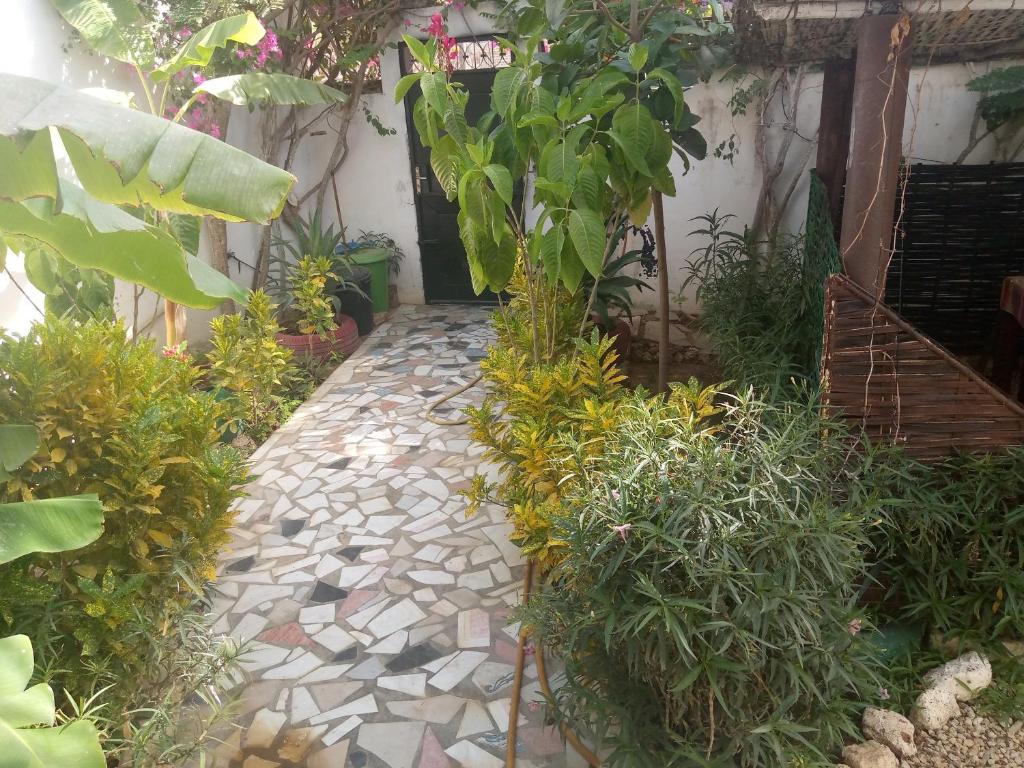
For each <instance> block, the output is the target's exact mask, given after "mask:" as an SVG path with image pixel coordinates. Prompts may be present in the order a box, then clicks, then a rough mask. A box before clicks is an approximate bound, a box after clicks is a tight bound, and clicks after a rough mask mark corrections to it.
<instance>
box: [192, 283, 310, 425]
mask: <svg viewBox="0 0 1024 768" xmlns="http://www.w3.org/2000/svg"><path fill="white" fill-rule="evenodd" d="M275 309H276V307H275V306H274V304H273V303H271V301H270V299H269V297H268V296H267V295H266V294H265V293H264V292H263V291H254V292H253V293H252V294H250V296H249V303H248V305H247V307H246V309H245V312H244V313H241V314H234V315H221V316H219V317H215V318H214V319H213V320H212V321H211V322H210V327H211V329H212V330H213V337H212V339H211V342H212V344H213V348H212V349H211V350H210V353H209V355H208V359H209V362H210V380H211V382H212V383H213V384H214V385H215V386H217V387H220V388H222V389H224V390H226V391H228V392H230V393H231V394H232V404H233V406H234V414H233V415H234V419H235V422H234V423H233V424H232V425H231V428H232V430H233V431H238V430H244V431H245V433H246V434H248V435H250V436H251V437H252V438H253V439H254V440H255V441H256V442H257V443H261V442H263V441H264V440H266V438H267V437H268V436H269V435H270V433H271V432H273V431H274V430H275V429H276V428H277V427H278V425H280V424H281V422H282V421H283V420H284V418H285V400H286V399H285V394H284V393H285V390H286V388H287V387H288V385H289V382H290V380H291V379H292V378H293V377H294V376H295V369H294V368H293V366H292V352H291V350H289V349H285V348H284V347H282V346H281V345H280V344H278V343H277V338H276V337H277V334H278V333H280V332H281V327H280V326H279V325H278V324H277V320H275V319H274V311H275Z"/></svg>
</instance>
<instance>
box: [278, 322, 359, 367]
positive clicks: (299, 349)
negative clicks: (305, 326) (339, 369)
mask: <svg viewBox="0 0 1024 768" xmlns="http://www.w3.org/2000/svg"><path fill="white" fill-rule="evenodd" d="M277 343H278V344H280V345H281V346H282V347H285V348H286V349H290V350H292V351H293V352H294V353H295V354H296V355H310V356H311V357H315V358H316V359H318V360H326V359H327V358H328V357H330V356H331V355H333V354H336V353H340V354H343V355H350V354H352V352H354V351H355V349H356V347H358V346H359V328H358V326H357V325H356V321H355V320H353V319H352V318H351V317H349V316H348V315H338V327H337V328H335V329H334V330H333V331H331V332H330V333H329V334H327V336H325V337H321V336H318V335H317V334H315V333H310V334H306V333H299V334H294V333H279V334H277Z"/></svg>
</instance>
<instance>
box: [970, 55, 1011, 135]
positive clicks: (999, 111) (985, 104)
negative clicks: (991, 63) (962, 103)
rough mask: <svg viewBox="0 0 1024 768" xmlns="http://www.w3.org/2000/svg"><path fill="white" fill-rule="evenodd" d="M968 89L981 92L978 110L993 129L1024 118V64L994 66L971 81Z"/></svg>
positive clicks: (987, 125)
mask: <svg viewBox="0 0 1024 768" xmlns="http://www.w3.org/2000/svg"><path fill="white" fill-rule="evenodd" d="M967 90H969V91H975V92H977V93H979V94H981V96H980V97H979V102H978V109H979V110H980V113H981V116H982V117H983V118H984V120H985V125H986V127H987V128H988V129H989V130H990V131H994V130H997V129H998V128H1001V127H1002V126H1004V125H1016V126H1019V125H1020V122H1021V118H1024V65H1020V64H1018V65H1016V66H1012V67H1004V68H1003V69H994V70H992V71H991V72H989V73H988V74H985V75H981V76H979V77H976V78H974V79H973V80H971V81H970V82H969V83H967Z"/></svg>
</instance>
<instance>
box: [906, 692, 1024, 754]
mask: <svg viewBox="0 0 1024 768" xmlns="http://www.w3.org/2000/svg"><path fill="white" fill-rule="evenodd" d="M960 715H961V716H960V717H955V718H953V719H952V720H950V721H949V722H948V723H947V724H946V725H945V726H944V727H942V728H940V729H938V730H936V731H933V732H930V733H929V732H923V731H918V732H917V734H916V739H915V740H916V742H917V754H916V755H914V756H913V757H909V758H905V759H904V760H903V761H901V762H900V768H1021V766H1024V733H1022V732H1021V723H1020V721H1017V722H1016V723H1013V724H1012V725H1009V724H1008V725H1007V726H1005V727H1004V726H1003V725H1001V724H1000V723H999V722H998V721H997V720H995V719H994V718H991V717H983V716H981V715H979V714H977V712H975V711H974V709H972V708H971V707H970V706H968V705H966V704H962V705H961V706H960Z"/></svg>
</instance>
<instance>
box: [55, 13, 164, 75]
mask: <svg viewBox="0 0 1024 768" xmlns="http://www.w3.org/2000/svg"><path fill="white" fill-rule="evenodd" d="M50 2H51V3H52V4H53V7H54V8H56V9H57V11H58V12H59V13H60V15H61V16H63V17H64V21H66V22H67V23H68V24H70V25H71V26H72V27H74V28H75V29H76V30H77V31H78V33H79V34H80V35H81V36H82V39H83V40H85V42H86V43H88V44H89V47H90V48H92V49H93V50H94V51H96V53H99V54H102V55H103V56H109V57H110V58H112V59H117V60H118V61H127V62H129V63H136V61H137V59H138V58H142V61H141V62H138V63H145V61H147V60H148V59H149V58H151V57H152V54H151V53H150V51H151V50H152V44H151V43H149V44H148V45H147V42H148V41H146V39H145V38H144V37H143V36H142V35H141V34H135V35H133V34H132V32H133V31H137V30H139V28H138V27H136V25H137V24H138V23H139V22H140V21H142V13H141V12H140V11H139V7H138V5H136V3H135V0H50ZM141 46H146V48H145V50H146V55H143V56H142V57H139V56H138V53H139V48H140V47H141Z"/></svg>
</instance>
